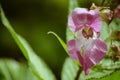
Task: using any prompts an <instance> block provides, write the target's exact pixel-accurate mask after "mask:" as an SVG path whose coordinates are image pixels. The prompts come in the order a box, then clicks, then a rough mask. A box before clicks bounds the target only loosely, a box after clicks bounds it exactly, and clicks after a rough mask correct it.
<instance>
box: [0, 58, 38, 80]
mask: <svg viewBox="0 0 120 80" xmlns="http://www.w3.org/2000/svg"><path fill="white" fill-rule="evenodd" d="M0 80H37V79H36V78H35V76H34V75H33V74H32V73H31V71H30V70H29V68H28V67H27V65H25V64H20V63H18V62H16V61H14V60H11V59H1V60H0Z"/></svg>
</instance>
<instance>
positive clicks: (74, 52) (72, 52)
mask: <svg viewBox="0 0 120 80" xmlns="http://www.w3.org/2000/svg"><path fill="white" fill-rule="evenodd" d="M67 47H68V52H69V56H70V57H71V58H72V59H73V60H77V61H80V63H81V64H82V65H83V57H82V56H81V52H80V51H79V50H78V49H77V47H76V40H70V41H69V42H68V44H67Z"/></svg>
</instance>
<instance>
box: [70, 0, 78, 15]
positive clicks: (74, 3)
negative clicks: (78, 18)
mask: <svg viewBox="0 0 120 80" xmlns="http://www.w3.org/2000/svg"><path fill="white" fill-rule="evenodd" d="M76 7H78V2H77V0H69V13H71V12H72V11H73V10H74V9H75V8H76Z"/></svg>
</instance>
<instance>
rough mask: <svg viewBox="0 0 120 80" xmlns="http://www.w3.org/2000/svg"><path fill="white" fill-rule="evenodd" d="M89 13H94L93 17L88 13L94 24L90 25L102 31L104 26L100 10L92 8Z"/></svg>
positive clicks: (89, 19) (97, 30)
mask: <svg viewBox="0 0 120 80" xmlns="http://www.w3.org/2000/svg"><path fill="white" fill-rule="evenodd" d="M89 14H90V15H92V17H93V18H91V17H90V15H88V21H92V24H90V26H91V27H92V28H93V29H94V30H95V31H96V32H100V30H101V28H102V19H101V16H100V12H99V11H98V10H90V11H89Z"/></svg>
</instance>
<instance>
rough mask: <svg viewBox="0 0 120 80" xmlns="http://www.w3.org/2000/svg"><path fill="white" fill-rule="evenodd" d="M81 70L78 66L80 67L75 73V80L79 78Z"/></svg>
mask: <svg viewBox="0 0 120 80" xmlns="http://www.w3.org/2000/svg"><path fill="white" fill-rule="evenodd" d="M82 70H83V67H81V66H80V67H79V70H78V72H77V75H76V77H75V80H78V79H79V76H80V74H81V72H82Z"/></svg>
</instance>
